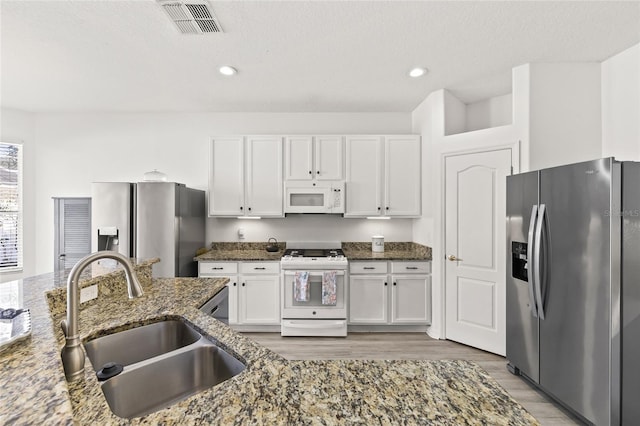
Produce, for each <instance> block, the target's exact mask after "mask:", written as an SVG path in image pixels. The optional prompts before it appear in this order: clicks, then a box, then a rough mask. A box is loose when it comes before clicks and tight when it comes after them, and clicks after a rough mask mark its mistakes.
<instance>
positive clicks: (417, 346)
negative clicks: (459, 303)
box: [243, 333, 582, 426]
mask: <svg viewBox="0 0 640 426" xmlns="http://www.w3.org/2000/svg"><path fill="white" fill-rule="evenodd" d="M243 334H244V335H245V336H247V337H249V338H250V339H253V340H255V341H256V342H258V343H259V344H261V345H263V346H266V347H267V348H269V349H271V350H272V351H274V352H276V353H278V354H280V355H282V356H283V357H284V358H286V359H290V360H300V359H429V360H438V359H465V360H469V361H474V362H476V363H477V364H479V365H480V366H482V368H484V369H485V370H486V371H487V372H488V373H489V374H490V375H491V376H492V377H493V378H494V379H495V380H496V381H497V382H498V383H500V384H501V385H502V386H503V387H504V388H505V389H506V390H507V392H509V394H511V396H512V397H513V398H514V399H515V400H516V401H518V402H519V403H520V404H522V405H523V406H524V407H525V408H526V409H527V410H528V411H529V412H530V413H531V414H532V415H533V416H534V417H535V418H537V419H538V420H539V421H540V423H541V424H542V425H543V426H547V425H548V426H555V425H580V424H582V423H580V421H579V420H577V419H576V418H575V417H574V416H572V415H571V414H570V413H568V412H567V411H565V410H564V409H563V408H562V407H560V406H559V405H557V404H556V403H554V402H553V401H552V400H551V399H549V398H548V397H547V396H545V395H544V394H542V393H541V392H540V391H538V390H537V389H535V388H534V387H533V386H531V385H529V384H528V383H527V382H526V381H524V380H523V379H522V378H520V377H516V376H514V375H512V374H511V373H509V372H508V371H507V368H506V364H507V362H506V360H505V358H504V357H501V356H498V355H494V354H491V353H488V352H484V351H481V350H478V349H475V348H471V347H469V346H465V345H461V344H459V343H455V342H451V341H447V340H435V339H432V338H430V337H429V336H427V335H426V334H423V333H349V336H348V337H346V338H341V337H282V336H280V334H279V333H243Z"/></svg>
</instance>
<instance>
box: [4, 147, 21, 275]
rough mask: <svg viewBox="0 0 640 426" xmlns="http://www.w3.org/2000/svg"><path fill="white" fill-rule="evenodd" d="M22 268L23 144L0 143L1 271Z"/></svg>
mask: <svg viewBox="0 0 640 426" xmlns="http://www.w3.org/2000/svg"><path fill="white" fill-rule="evenodd" d="M20 268H22V145H17V144H11V143H3V142H0V271H5V272H6V271H8V270H16V269H20Z"/></svg>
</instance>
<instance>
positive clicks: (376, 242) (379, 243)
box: [371, 235, 384, 253]
mask: <svg viewBox="0 0 640 426" xmlns="http://www.w3.org/2000/svg"><path fill="white" fill-rule="evenodd" d="M371 251H372V252H375V253H383V252H384V236H382V235H374V236H373V237H371Z"/></svg>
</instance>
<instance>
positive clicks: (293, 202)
mask: <svg viewBox="0 0 640 426" xmlns="http://www.w3.org/2000/svg"><path fill="white" fill-rule="evenodd" d="M284 195H285V202H284V212H285V213H338V214H342V213H344V181H321V182H313V181H309V182H305V181H285V183H284Z"/></svg>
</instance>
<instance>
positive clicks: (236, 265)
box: [198, 261, 280, 325]
mask: <svg viewBox="0 0 640 426" xmlns="http://www.w3.org/2000/svg"><path fill="white" fill-rule="evenodd" d="M198 271H199V274H198V276H200V277H207V278H229V283H228V284H227V287H228V288H229V325H243V324H248V325H278V324H280V262H213V261H212V262H209V261H201V262H200V263H199V266H198Z"/></svg>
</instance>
